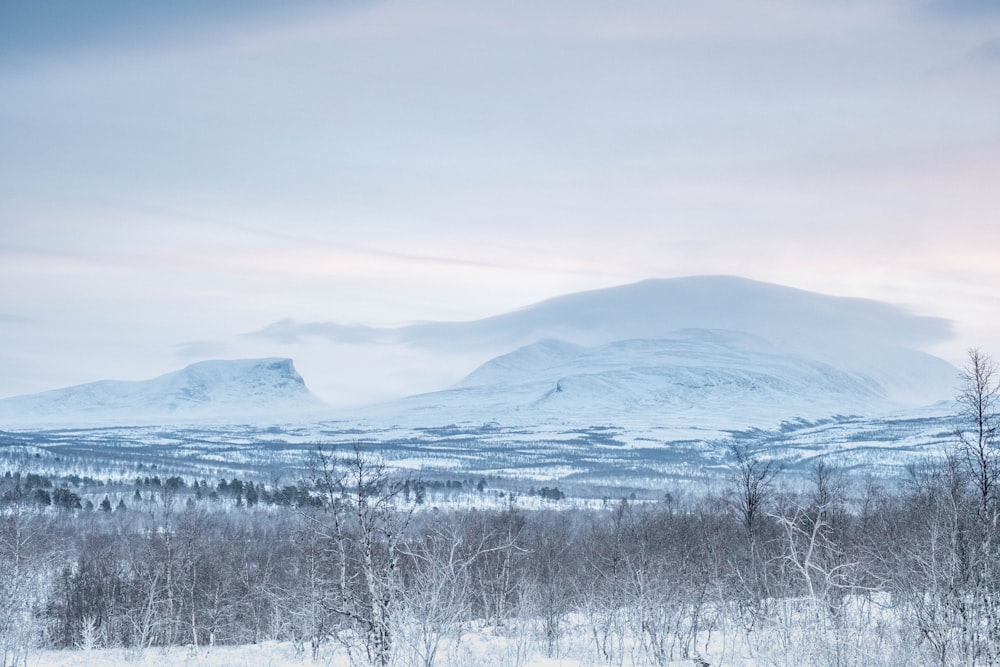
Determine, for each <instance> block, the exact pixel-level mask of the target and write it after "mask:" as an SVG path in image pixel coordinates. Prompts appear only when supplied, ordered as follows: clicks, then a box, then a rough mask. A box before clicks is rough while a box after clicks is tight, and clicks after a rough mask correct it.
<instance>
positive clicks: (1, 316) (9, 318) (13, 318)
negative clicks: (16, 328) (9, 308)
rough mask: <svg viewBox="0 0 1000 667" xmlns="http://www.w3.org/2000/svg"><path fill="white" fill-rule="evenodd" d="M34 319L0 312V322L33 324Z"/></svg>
mask: <svg viewBox="0 0 1000 667" xmlns="http://www.w3.org/2000/svg"><path fill="white" fill-rule="evenodd" d="M33 323H34V320H31V319H28V318H27V317H21V316H20V315H9V314H7V313H0V324H33Z"/></svg>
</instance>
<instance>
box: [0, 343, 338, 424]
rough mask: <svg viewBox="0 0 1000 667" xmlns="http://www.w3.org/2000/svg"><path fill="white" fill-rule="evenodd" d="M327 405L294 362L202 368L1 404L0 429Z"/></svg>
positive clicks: (265, 415)
mask: <svg viewBox="0 0 1000 667" xmlns="http://www.w3.org/2000/svg"><path fill="white" fill-rule="evenodd" d="M325 407H326V406H325V404H324V403H322V402H321V401H320V400H319V399H317V398H316V397H315V396H313V395H312V394H311V393H310V392H309V389H308V388H306V385H305V382H304V381H303V379H302V376H301V375H299V374H298V372H297V371H296V370H295V366H294V365H293V363H292V360H291V359H279V358H273V359H236V360H225V361H202V362H199V363H195V364H191V365H190V366H187V367H185V368H183V369H181V370H179V371H175V372H173V373H167V374H166V375H161V376H159V377H157V378H153V379H151V380H138V381H123V380H102V381H99V382H90V383H87V384H81V385H77V386H74V387H66V388H64V389H55V390H52V391H45V392H41V393H38V394H28V395H24V396H14V397H12V398H6V399H2V400H0V423H3V424H5V425H9V424H13V425H18V424H35V423H53V424H59V423H75V424H80V423H90V422H102V423H107V422H118V423H133V422H144V421H157V420H171V421H178V420H183V419H204V418H209V419H211V418H224V417H234V418H236V417H238V418H259V419H269V418H286V419H287V418H288V417H290V416H296V415H301V414H304V413H307V412H310V411H317V410H322V409H324V408H325Z"/></svg>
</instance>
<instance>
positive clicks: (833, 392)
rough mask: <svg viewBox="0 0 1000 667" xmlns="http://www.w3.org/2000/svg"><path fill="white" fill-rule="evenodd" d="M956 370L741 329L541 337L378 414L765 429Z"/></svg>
mask: <svg viewBox="0 0 1000 667" xmlns="http://www.w3.org/2000/svg"><path fill="white" fill-rule="evenodd" d="M955 372H956V371H955V369H954V368H953V367H952V366H951V365H949V364H947V363H946V362H944V361H942V360H940V359H937V358H935V357H931V356H929V355H926V354H923V353H921V352H916V351H913V350H908V349H906V348H898V347H885V348H884V349H883V350H876V349H874V348H869V349H868V350H867V354H865V355H862V356H857V355H855V356H849V355H841V356H837V355H832V354H827V355H825V357H824V355H822V354H813V355H804V354H800V353H796V352H791V351H789V350H787V349H785V348H784V347H781V346H778V345H775V344H773V343H771V342H770V341H768V340H766V339H764V338H762V337H759V336H754V335H751V334H747V333H744V332H734V331H720V330H709V329H686V330H681V331H677V332H674V333H673V334H671V335H666V336H661V337H658V338H645V339H630V340H621V341H614V342H611V343H605V344H601V345H596V346H590V347H585V346H578V345H573V344H569V343H565V342H561V341H554V340H545V341H541V342H539V343H535V344H532V345H528V346H525V347H522V348H520V349H518V350H515V351H514V352H511V353H509V354H506V355H502V356H500V357H497V358H495V359H493V360H491V361H489V362H487V363H486V364H484V365H482V366H481V367H480V368H478V369H477V370H475V371H474V372H473V373H471V374H470V375H469V376H468V377H466V378H465V379H464V380H462V381H461V382H459V383H458V384H457V385H456V386H455V387H453V388H452V389H449V390H446V391H441V392H435V393H431V394H425V395H422V396H415V397H411V398H409V399H406V400H404V401H400V402H397V403H395V404H393V405H391V406H385V411H386V413H387V414H392V415H393V416H394V418H395V419H396V420H397V421H398V420H403V421H406V420H407V419H417V420H419V421H420V422H421V423H433V422H435V421H436V422H438V423H451V422H454V421H461V420H468V421H483V422H485V421H493V420H498V421H500V422H503V423H509V422H516V423H523V424H530V423H533V422H538V423H542V422H552V421H558V422H563V423H578V424H599V423H600V424H604V423H616V424H622V423H648V424H669V425H673V426H678V427H685V428H688V427H690V428H706V429H729V428H745V427H771V426H775V425H777V424H780V423H781V422H782V421H793V420H796V419H818V418H826V417H831V416H834V415H851V414H853V415H881V414H886V413H888V412H892V411H895V410H899V409H905V408H910V407H917V406H921V405H926V404H929V403H932V402H936V401H940V400H944V399H947V398H948V396H949V395H950V394H949V392H950V387H951V385H952V383H953V380H954V378H955Z"/></svg>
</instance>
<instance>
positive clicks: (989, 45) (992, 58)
mask: <svg viewBox="0 0 1000 667" xmlns="http://www.w3.org/2000/svg"><path fill="white" fill-rule="evenodd" d="M972 57H973V58H974V59H975V60H978V61H987V62H991V63H1000V37H994V38H993V39H988V40H986V41H985V42H983V43H982V44H980V45H979V46H977V47H976V48H975V49H974V50H973V51H972Z"/></svg>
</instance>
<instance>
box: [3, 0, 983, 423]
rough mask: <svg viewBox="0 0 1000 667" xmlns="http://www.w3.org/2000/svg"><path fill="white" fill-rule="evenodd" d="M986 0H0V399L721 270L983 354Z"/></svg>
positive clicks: (317, 361) (352, 371) (346, 362)
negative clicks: (331, 330) (910, 323)
mask: <svg viewBox="0 0 1000 667" xmlns="http://www.w3.org/2000/svg"><path fill="white" fill-rule="evenodd" d="M998 218H1000V3H997V2H995V1H994V0H981V1H975V0H940V1H938V0H856V1H855V0H840V1H836V2H835V1H832V0H750V1H748V0H690V1H687V0H678V1H671V2H665V1H663V0H648V1H629V0H625V1H623V2H606V1H603V0H602V1H598V0H572V1H570V0H553V1H548V2H537V1H531V2H527V1H521V0H514V1H511V2H479V1H476V0H461V1H459V0H454V1H450V0H421V2H362V1H352V2H342V3H336V2H332V3H331V2H320V1H319V0H297V1H292V2H289V1H286V2H281V3H275V2H267V1H264V0H239V1H237V0H225V1H219V2H213V3H204V2H200V1H195V0H169V1H167V0H155V1H153V0H149V1H145V2H132V1H130V0H94V1H93V2H80V1H79V0H47V1H46V2H37V0H5V2H3V3H0V396H9V395H14V394H20V393H27V392H32V391H40V390H43V389H50V388H55V387H60V386H65V385H68V384H74V383H79V382H85V381H90V380H97V379H102V378H115V379H143V378H148V377H152V376H154V375H158V374H161V373H164V372H168V371H171V370H175V369H177V368H180V367H182V366H184V365H185V364H187V363H190V362H192V361H198V360H201V359H210V358H232V357H245V356H291V357H293V358H294V359H295V360H296V365H297V367H298V368H299V370H300V372H302V374H303V375H304V376H305V378H306V381H307V383H308V384H309V385H310V386H312V387H313V388H314V389H315V390H316V391H317V393H319V395H320V396H321V397H322V398H325V399H327V400H329V401H332V402H335V403H351V402H363V401H366V400H374V399H376V398H381V397H384V396H391V395H396V394H400V393H406V392H409V391H416V390H426V389H432V388H435V387H439V386H441V385H442V384H445V383H448V382H450V381H452V380H454V379H456V378H457V377H458V376H459V375H461V374H462V373H464V372H466V371H468V370H471V367H472V366H474V365H475V364H476V363H478V361H481V360H480V359H475V358H471V357H456V358H452V359H449V360H447V361H443V360H442V359H440V358H437V357H431V356H429V355H427V354H425V353H423V352H421V351H419V350H413V349H408V348H402V347H399V348H376V347H363V346H362V347H358V346H353V347H352V346H350V345H339V346H335V345H332V344H330V343H329V342H324V341H321V340H311V341H304V342H303V341H300V342H298V343H294V344H293V343H288V344H281V343H279V342H276V341H273V340H268V339H264V338H261V337H252V336H247V335H246V334H248V333H251V332H254V331H259V330H261V329H263V328H265V327H267V326H269V325H271V324H273V323H275V322H278V321H280V320H284V319H286V318H291V319H293V320H295V321H297V322H333V323H339V324H357V323H366V324H376V325H380V324H382V325H384V324H393V323H402V322H408V321H415V320H464V319H473V318H479V317H483V316H487V315H492V314H496V313H500V312H504V311H507V310H510V309H513V308H516V307H519V306H523V305H526V304H529V303H532V302H534V301H538V300H541V299H544V298H547V297H550V296H554V295H557V294H562V293H566V292H572V291H578V290H583V289H592V288H598V287H605V286H611V285H618V284H622V283H628V282H632V281H636V280H641V279H644V278H649V277H673V276H684V275H696V274H733V275H740V276H746V277H750V278H755V279H759V280H765V281H770V282H777V283H781V284H785V285H791V286H794V287H801V288H805V289H811V290H816V291H820V292H824V293H828V294H837V295H845V296H859V297H868V298H873V299H879V300H884V301H888V302H891V303H895V304H900V305H902V306H904V307H906V308H909V309H912V310H913V311H914V312H917V313H920V314H926V315H935V316H941V317H946V318H949V319H952V320H954V322H955V331H956V332H957V335H956V337H955V338H953V339H952V340H949V341H944V342H942V343H941V344H940V345H939V346H937V347H936V348H935V350H934V351H935V352H936V353H939V354H940V355H941V356H944V357H946V358H948V359H949V360H951V361H958V360H960V359H961V357H962V355H963V354H964V350H965V348H966V347H968V346H970V345H977V346H981V347H983V348H984V349H986V350H987V351H990V352H992V353H994V355H997V356H1000V219H998Z"/></svg>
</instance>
